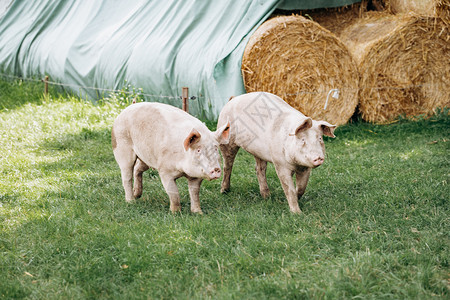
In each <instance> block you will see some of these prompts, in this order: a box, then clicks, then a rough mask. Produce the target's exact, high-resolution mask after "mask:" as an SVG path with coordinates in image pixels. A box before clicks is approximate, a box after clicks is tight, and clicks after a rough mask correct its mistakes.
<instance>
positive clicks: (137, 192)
mask: <svg viewBox="0 0 450 300" xmlns="http://www.w3.org/2000/svg"><path fill="white" fill-rule="evenodd" d="M133 196H134V198H135V199H139V198H141V196H142V190H140V191H134V192H133Z"/></svg>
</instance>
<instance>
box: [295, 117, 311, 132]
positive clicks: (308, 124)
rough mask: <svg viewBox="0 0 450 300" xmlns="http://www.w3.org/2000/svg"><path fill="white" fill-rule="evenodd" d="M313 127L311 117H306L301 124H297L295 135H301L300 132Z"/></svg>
mask: <svg viewBox="0 0 450 300" xmlns="http://www.w3.org/2000/svg"><path fill="white" fill-rule="evenodd" d="M311 127H312V120H311V118H306V119H304V120H303V121H302V123H301V124H300V125H298V126H297V128H296V129H295V132H294V135H295V136H296V137H300V134H301V133H302V132H304V131H305V130H307V129H309V128H311Z"/></svg>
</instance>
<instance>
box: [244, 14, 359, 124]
mask: <svg viewBox="0 0 450 300" xmlns="http://www.w3.org/2000/svg"><path fill="white" fill-rule="evenodd" d="M242 76H243V78H244V84H245V88H246V90H247V92H254V91H265V92H271V93H273V94H276V95H278V96H280V97H281V98H283V99H284V100H285V101H286V102H287V103H289V104H290V105H291V106H292V107H294V108H296V109H297V110H299V111H301V112H302V113H303V114H305V115H307V116H309V117H311V118H314V119H320V120H326V121H328V122H330V123H333V124H337V125H341V124H345V123H346V122H347V121H348V120H349V119H350V117H351V116H352V115H353V113H354V111H355V108H356V105H357V103H358V99H357V88H358V71H357V68H356V64H355V63H354V61H353V59H352V57H351V55H350V53H349V52H348V50H347V48H346V47H345V45H344V44H343V43H342V42H340V41H339V40H338V38H337V37H336V36H335V35H334V34H332V33H331V32H330V31H328V30H326V29H324V28H323V27H321V26H320V25H319V24H317V23H315V22H313V21H311V20H308V19H306V18H304V17H301V16H287V17H286V16H282V17H276V18H273V19H270V20H268V21H266V22H265V23H263V24H262V25H261V26H260V27H259V28H258V29H257V30H256V31H255V33H254V34H253V35H252V36H251V37H250V40H249V42H248V44H247V46H246V48H245V51H244V56H243V58H242ZM332 89H339V97H338V98H337V99H336V98H333V97H331V96H330V97H329V100H328V103H327V106H326V109H324V107H325V103H326V99H327V96H328V95H329V92H330V90H332Z"/></svg>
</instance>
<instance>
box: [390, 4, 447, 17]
mask: <svg viewBox="0 0 450 300" xmlns="http://www.w3.org/2000/svg"><path fill="white" fill-rule="evenodd" d="M385 2H386V7H387V8H388V9H389V10H390V11H391V12H392V13H394V14H398V13H409V12H413V13H415V14H418V15H422V16H428V17H441V18H444V19H447V21H448V18H449V16H450V1H449V0H385Z"/></svg>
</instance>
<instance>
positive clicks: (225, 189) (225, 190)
mask: <svg viewBox="0 0 450 300" xmlns="http://www.w3.org/2000/svg"><path fill="white" fill-rule="evenodd" d="M229 191H230V188H229V187H227V188H225V187H223V188H221V189H220V192H221V193H222V194H226V193H228V192H229Z"/></svg>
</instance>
